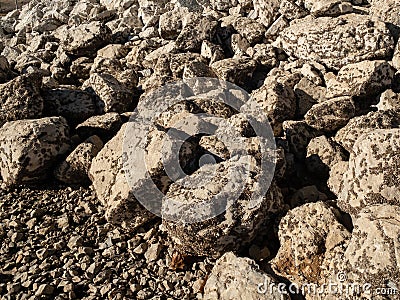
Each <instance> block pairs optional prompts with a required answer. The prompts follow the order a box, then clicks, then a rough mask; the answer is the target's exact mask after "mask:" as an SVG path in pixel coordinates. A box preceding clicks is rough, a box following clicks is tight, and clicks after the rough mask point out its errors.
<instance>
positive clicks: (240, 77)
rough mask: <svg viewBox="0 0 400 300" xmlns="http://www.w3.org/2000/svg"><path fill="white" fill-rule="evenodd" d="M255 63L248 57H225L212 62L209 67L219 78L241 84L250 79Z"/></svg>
mask: <svg viewBox="0 0 400 300" xmlns="http://www.w3.org/2000/svg"><path fill="white" fill-rule="evenodd" d="M256 65H257V64H256V62H255V61H254V60H252V59H249V58H227V59H223V60H219V61H217V62H214V63H213V64H211V68H212V69H213V71H214V73H215V74H217V76H218V78H219V79H222V80H225V81H229V82H232V83H235V84H237V85H239V86H243V85H244V84H245V83H246V82H247V81H249V80H250V78H251V76H252V75H253V71H254V70H255V68H256Z"/></svg>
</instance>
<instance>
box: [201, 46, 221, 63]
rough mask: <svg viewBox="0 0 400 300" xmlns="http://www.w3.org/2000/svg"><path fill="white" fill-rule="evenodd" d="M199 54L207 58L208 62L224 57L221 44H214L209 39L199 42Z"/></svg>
mask: <svg viewBox="0 0 400 300" xmlns="http://www.w3.org/2000/svg"><path fill="white" fill-rule="evenodd" d="M200 51H201V56H203V57H205V58H208V59H209V60H210V64H212V63H214V62H216V61H218V60H222V59H224V58H225V55H224V51H223V50H222V48H221V46H219V45H215V44H213V43H211V42H209V41H203V42H202V44H201V49H200Z"/></svg>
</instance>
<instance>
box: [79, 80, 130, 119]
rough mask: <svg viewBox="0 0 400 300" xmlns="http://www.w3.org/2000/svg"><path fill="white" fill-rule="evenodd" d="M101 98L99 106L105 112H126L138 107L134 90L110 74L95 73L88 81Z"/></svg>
mask: <svg viewBox="0 0 400 300" xmlns="http://www.w3.org/2000/svg"><path fill="white" fill-rule="evenodd" d="M87 85H89V86H90V87H91V88H92V89H93V90H94V92H95V93H96V95H97V96H98V97H99V98H100V103H99V106H100V108H101V110H102V111H104V112H106V113H107V112H119V113H122V112H126V111H130V110H133V109H134V108H135V107H136V100H135V98H134V94H133V91H132V90H129V89H128V88H126V87H125V86H124V85H123V84H121V83H120V82H119V81H118V80H117V79H116V78H114V77H113V76H111V75H109V74H97V73H93V74H91V75H90V78H89V79H88V81H87Z"/></svg>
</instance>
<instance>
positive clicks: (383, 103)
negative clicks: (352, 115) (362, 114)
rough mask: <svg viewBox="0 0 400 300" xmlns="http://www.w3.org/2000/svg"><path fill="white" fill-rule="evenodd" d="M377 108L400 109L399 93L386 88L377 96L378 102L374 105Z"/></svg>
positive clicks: (382, 109)
mask: <svg viewBox="0 0 400 300" xmlns="http://www.w3.org/2000/svg"><path fill="white" fill-rule="evenodd" d="M376 107H377V108H378V110H380V111H385V110H394V111H396V112H399V111H400V94H399V93H395V92H393V90H386V91H385V92H383V93H382V94H381V96H380V98H379V103H378V104H377V105H376Z"/></svg>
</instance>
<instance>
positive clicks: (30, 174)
mask: <svg viewBox="0 0 400 300" xmlns="http://www.w3.org/2000/svg"><path fill="white" fill-rule="evenodd" d="M68 150H69V138H68V125H67V123H66V121H65V119H64V118H62V117H51V118H43V119H33V120H20V121H12V122H8V123H6V124H4V125H3V127H1V128H0V164H1V165H0V169H1V176H2V178H3V181H4V183H5V184H6V185H9V186H11V185H17V184H21V183H30V182H37V181H40V180H42V179H44V178H45V177H46V176H47V175H48V170H49V169H50V168H51V167H52V164H54V162H55V161H56V159H57V157H58V156H59V155H63V154H65V153H66V152H67V151H68Z"/></svg>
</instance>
